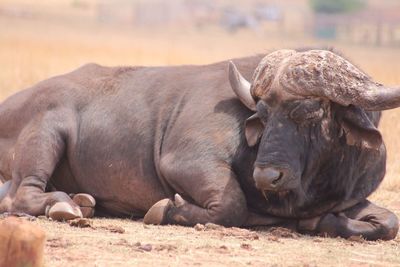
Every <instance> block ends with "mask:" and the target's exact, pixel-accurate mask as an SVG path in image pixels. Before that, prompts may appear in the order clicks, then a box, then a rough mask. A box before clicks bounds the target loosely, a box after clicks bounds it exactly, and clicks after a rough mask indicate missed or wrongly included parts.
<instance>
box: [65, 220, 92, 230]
mask: <svg viewBox="0 0 400 267" xmlns="http://www.w3.org/2000/svg"><path fill="white" fill-rule="evenodd" d="M68 223H69V225H70V226H74V227H79V228H86V227H92V222H91V221H90V220H89V219H86V218H78V219H74V220H69V221H68Z"/></svg>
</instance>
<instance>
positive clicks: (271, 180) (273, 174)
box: [254, 167, 284, 188]
mask: <svg viewBox="0 0 400 267" xmlns="http://www.w3.org/2000/svg"><path fill="white" fill-rule="evenodd" d="M283 176H284V174H283V172H281V171H278V170H276V169H274V168H260V167H256V169H255V170H254V179H255V181H256V184H257V185H258V186H260V187H262V188H275V187H276V186H277V185H278V183H279V181H280V180H281V179H282V178H283Z"/></svg>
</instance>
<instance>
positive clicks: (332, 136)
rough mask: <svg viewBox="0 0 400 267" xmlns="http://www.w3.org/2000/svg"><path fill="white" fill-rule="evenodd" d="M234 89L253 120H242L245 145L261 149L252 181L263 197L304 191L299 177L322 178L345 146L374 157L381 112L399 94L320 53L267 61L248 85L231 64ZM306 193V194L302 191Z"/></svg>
mask: <svg viewBox="0 0 400 267" xmlns="http://www.w3.org/2000/svg"><path fill="white" fill-rule="evenodd" d="M229 80H230V83H231V86H232V88H233V90H234V92H235V93H236V95H237V96H238V97H239V99H240V100H241V101H242V103H243V104H244V105H246V107H248V108H249V109H250V110H252V111H254V112H255V114H254V115H253V116H251V117H250V118H248V119H247V120H246V124H245V136H246V139H247V142H248V144H249V145H250V146H254V145H256V144H258V143H259V146H258V154H257V159H256V162H255V166H254V173H253V177H254V180H255V184H256V187H257V188H258V189H259V190H261V191H275V192H279V193H283V192H289V191H295V192H296V191H302V190H301V188H302V187H304V186H307V185H305V184H307V183H309V182H310V181H308V182H307V181H305V180H304V179H303V178H304V176H309V175H317V173H316V172H323V170H321V169H323V168H324V164H325V165H328V164H329V163H327V162H328V161H329V160H330V159H329V157H331V158H332V156H334V155H336V157H340V154H339V153H337V154H335V153H334V152H335V151H337V150H338V149H340V147H343V146H358V147H360V148H361V149H375V150H379V149H381V146H382V137H381V135H380V133H379V131H378V130H377V129H376V126H377V121H378V117H379V115H380V113H376V112H375V113H373V112H369V111H379V110H384V109H390V108H395V107H397V106H399V105H400V88H388V87H385V86H383V85H381V84H378V83H375V82H373V81H372V80H371V79H370V77H368V76H367V75H366V74H364V73H363V72H362V71H361V70H359V69H358V68H357V67H355V66H354V65H352V64H351V63H350V62H349V61H347V60H346V59H344V58H342V57H341V56H339V55H337V54H335V53H333V52H330V51H325V50H308V51H305V52H296V51H294V50H279V51H276V52H273V53H271V54H268V55H267V56H266V57H265V58H264V59H262V61H261V62H260V64H259V66H258V67H257V69H256V70H255V72H254V75H253V80H252V83H251V84H250V83H249V82H248V81H246V80H245V79H244V78H243V77H242V75H241V74H240V73H239V71H238V70H237V68H236V67H235V65H234V64H233V62H230V68H229ZM303 193H304V191H303Z"/></svg>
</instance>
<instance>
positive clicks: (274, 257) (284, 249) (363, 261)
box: [33, 202, 400, 266]
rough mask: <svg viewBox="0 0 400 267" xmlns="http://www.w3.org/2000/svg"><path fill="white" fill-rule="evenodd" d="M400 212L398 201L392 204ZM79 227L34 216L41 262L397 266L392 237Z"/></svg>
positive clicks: (97, 222)
mask: <svg viewBox="0 0 400 267" xmlns="http://www.w3.org/2000/svg"><path fill="white" fill-rule="evenodd" d="M390 208H391V209H392V210H395V211H396V212H397V214H398V215H400V214H399V213H400V209H398V208H400V205H399V206H397V205H396V202H393V205H391V207H390ZM89 222H90V226H89V227H86V228H79V227H76V226H70V224H69V223H67V222H55V221H49V220H48V219H46V218H42V217H41V218H38V219H36V220H35V221H34V222H33V223H35V224H37V225H39V226H41V227H42V228H43V229H45V231H46V233H47V241H46V246H45V266H400V236H398V237H397V238H396V239H395V240H392V241H377V242H370V241H365V240H362V239H359V238H354V239H352V240H345V239H341V238H325V237H311V236H305V235H300V234H297V233H294V232H291V231H289V230H286V229H283V228H270V229H268V228H264V229H239V228H224V227H221V226H217V225H212V224H211V225H206V226H203V225H201V226H197V227H181V226H153V225H151V226H148V225H144V224H143V223H142V222H141V221H132V220H121V219H105V218H96V219H91V220H89Z"/></svg>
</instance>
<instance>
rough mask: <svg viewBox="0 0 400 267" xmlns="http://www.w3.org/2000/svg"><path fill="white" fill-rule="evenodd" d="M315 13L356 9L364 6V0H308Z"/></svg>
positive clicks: (345, 11)
mask: <svg viewBox="0 0 400 267" xmlns="http://www.w3.org/2000/svg"><path fill="white" fill-rule="evenodd" d="M310 4H311V7H312V9H313V10H314V11H315V12H316V13H326V14H335V13H347V12H352V11H357V10H360V9H362V8H363V7H365V6H366V1H365V0H310Z"/></svg>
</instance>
